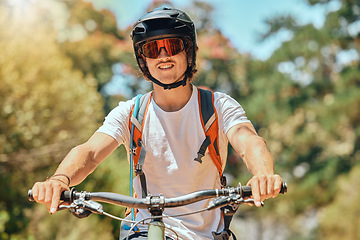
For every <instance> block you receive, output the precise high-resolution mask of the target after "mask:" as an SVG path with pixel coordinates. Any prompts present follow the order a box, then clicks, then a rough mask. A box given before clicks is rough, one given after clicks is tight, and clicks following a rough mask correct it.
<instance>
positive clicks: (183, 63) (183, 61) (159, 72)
mask: <svg viewBox="0 0 360 240" xmlns="http://www.w3.org/2000/svg"><path fill="white" fill-rule="evenodd" d="M158 47H159V49H156V50H157V51H158V52H159V56H158V57H157V58H149V57H145V60H146V65H147V67H148V69H149V72H150V74H151V75H152V76H153V77H154V78H156V79H157V80H159V81H160V82H162V83H164V84H171V83H174V82H177V81H180V80H182V79H183V78H184V74H185V71H186V69H187V56H186V51H185V50H184V48H183V47H180V49H181V51H180V52H179V53H177V54H176V55H173V56H170V54H171V49H170V48H169V47H168V46H165V45H163V43H162V42H158ZM166 49H168V50H166ZM169 52H170V54H169Z"/></svg>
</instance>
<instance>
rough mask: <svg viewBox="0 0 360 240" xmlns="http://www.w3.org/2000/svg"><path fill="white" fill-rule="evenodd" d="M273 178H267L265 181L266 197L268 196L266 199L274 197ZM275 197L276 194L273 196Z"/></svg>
mask: <svg viewBox="0 0 360 240" xmlns="http://www.w3.org/2000/svg"><path fill="white" fill-rule="evenodd" d="M274 183H275V178H274V177H272V176H271V177H269V178H268V179H267V195H268V198H270V197H274V193H275V185H274ZM275 196H276V194H275Z"/></svg>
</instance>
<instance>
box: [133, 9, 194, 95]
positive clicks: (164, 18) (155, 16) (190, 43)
mask: <svg viewBox="0 0 360 240" xmlns="http://www.w3.org/2000/svg"><path fill="white" fill-rule="evenodd" d="M167 37H178V38H181V39H182V40H183V42H184V44H185V50H186V52H187V62H188V67H187V70H186V72H185V78H184V79H183V80H182V81H180V82H176V83H173V84H163V83H161V82H160V81H159V80H157V79H155V78H154V77H153V76H151V74H150V72H149V70H148V69H147V67H146V64H145V61H144V58H143V57H142V56H141V51H140V49H141V46H142V45H143V44H144V43H146V42H148V41H151V40H155V39H161V38H167ZM131 38H132V40H133V46H134V51H135V56H136V60H137V62H138V65H139V67H140V69H141V71H142V72H143V74H144V76H145V77H146V78H148V79H149V80H151V81H152V82H154V83H156V84H158V85H160V86H162V87H163V88H164V89H171V88H176V87H179V86H181V85H182V86H185V85H186V82H187V79H188V78H192V76H193V74H194V73H195V72H196V49H197V44H196V30H195V24H194V23H193V21H192V20H191V19H190V17H189V16H188V15H187V14H186V13H185V12H184V11H181V10H179V9H175V8H169V7H163V8H156V9H154V10H153V11H151V12H147V13H146V14H145V15H143V16H142V17H140V18H139V20H138V21H137V22H136V23H135V25H134V27H133V30H132V33H131Z"/></svg>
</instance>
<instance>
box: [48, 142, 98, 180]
mask: <svg viewBox="0 0 360 240" xmlns="http://www.w3.org/2000/svg"><path fill="white" fill-rule="evenodd" d="M98 164H99V163H98V162H96V161H95V158H94V154H93V152H92V151H91V150H90V149H89V148H88V147H87V146H86V145H85V144H82V145H79V146H77V147H75V148H73V149H72V150H71V151H70V152H69V153H68V154H67V156H66V157H65V158H64V160H63V161H62V162H61V164H60V165H59V167H58V168H57V170H56V172H55V174H65V175H67V176H68V177H69V178H70V186H75V185H78V184H80V183H81V182H82V181H83V180H84V179H85V178H86V177H87V176H88V175H89V174H90V173H92V172H93V171H94V169H95V168H96V166H97V165H98ZM60 177H61V176H60Z"/></svg>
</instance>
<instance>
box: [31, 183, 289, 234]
mask: <svg viewBox="0 0 360 240" xmlns="http://www.w3.org/2000/svg"><path fill="white" fill-rule="evenodd" d="M286 192H287V185H286V183H285V182H283V184H282V187H281V191H280V193H282V194H285V193H286ZM251 195H252V192H251V186H241V184H239V186H238V187H227V188H223V189H210V190H200V191H196V192H193V193H189V194H186V195H183V196H178V197H172V198H166V197H165V196H163V195H161V194H160V195H156V196H151V195H150V196H147V197H146V198H134V197H129V196H125V195H122V194H118V193H111V192H86V191H81V192H77V191H76V190H75V188H72V189H71V190H70V191H64V192H63V193H62V194H61V200H62V201H64V202H68V203H70V205H63V204H61V205H59V207H58V210H65V209H69V210H70V212H71V213H72V214H73V215H75V216H76V217H78V218H83V217H87V216H89V215H90V214H91V213H96V214H100V215H105V216H107V217H110V218H113V219H115V220H118V221H127V222H130V223H132V227H131V228H130V230H129V233H130V232H132V230H133V229H134V228H135V227H136V226H137V225H138V224H146V225H148V239H151V240H159V239H165V225H164V223H163V218H165V217H179V216H185V215H190V214H195V213H200V212H202V211H208V210H213V209H215V208H221V207H223V208H225V211H223V213H224V215H225V217H230V218H232V216H233V215H234V214H235V212H236V210H237V209H238V207H239V206H240V205H241V204H242V203H252V204H253V203H254V200H253V199H251V198H249V197H250V196H251ZM210 198H215V199H214V200H212V201H210V202H209V205H208V206H207V207H206V208H205V209H201V210H198V211H195V212H190V213H184V214H181V215H176V216H163V211H164V208H173V207H180V206H184V205H188V204H191V203H195V202H198V201H201V200H205V199H210ZM28 199H29V201H34V198H33V197H32V190H29V191H28ZM97 201H99V202H104V203H110V204H114V205H119V206H123V207H128V208H142V209H148V211H149V212H150V213H151V217H150V218H148V219H143V220H141V221H138V222H136V221H132V220H127V219H123V218H119V217H116V216H114V215H111V214H109V213H107V212H105V211H104V210H103V206H102V205H101V204H100V203H98V202H97ZM262 204H263V203H262ZM147 221H150V222H147ZM225 227H229V226H225ZM170 230H171V229H170ZM175 235H176V236H177V239H179V238H178V235H177V233H176V232H175ZM213 236H214V238H215V239H223V236H219V235H216V233H214V232H213ZM127 239H129V235H128V236H127ZM235 239H236V238H235Z"/></svg>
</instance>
